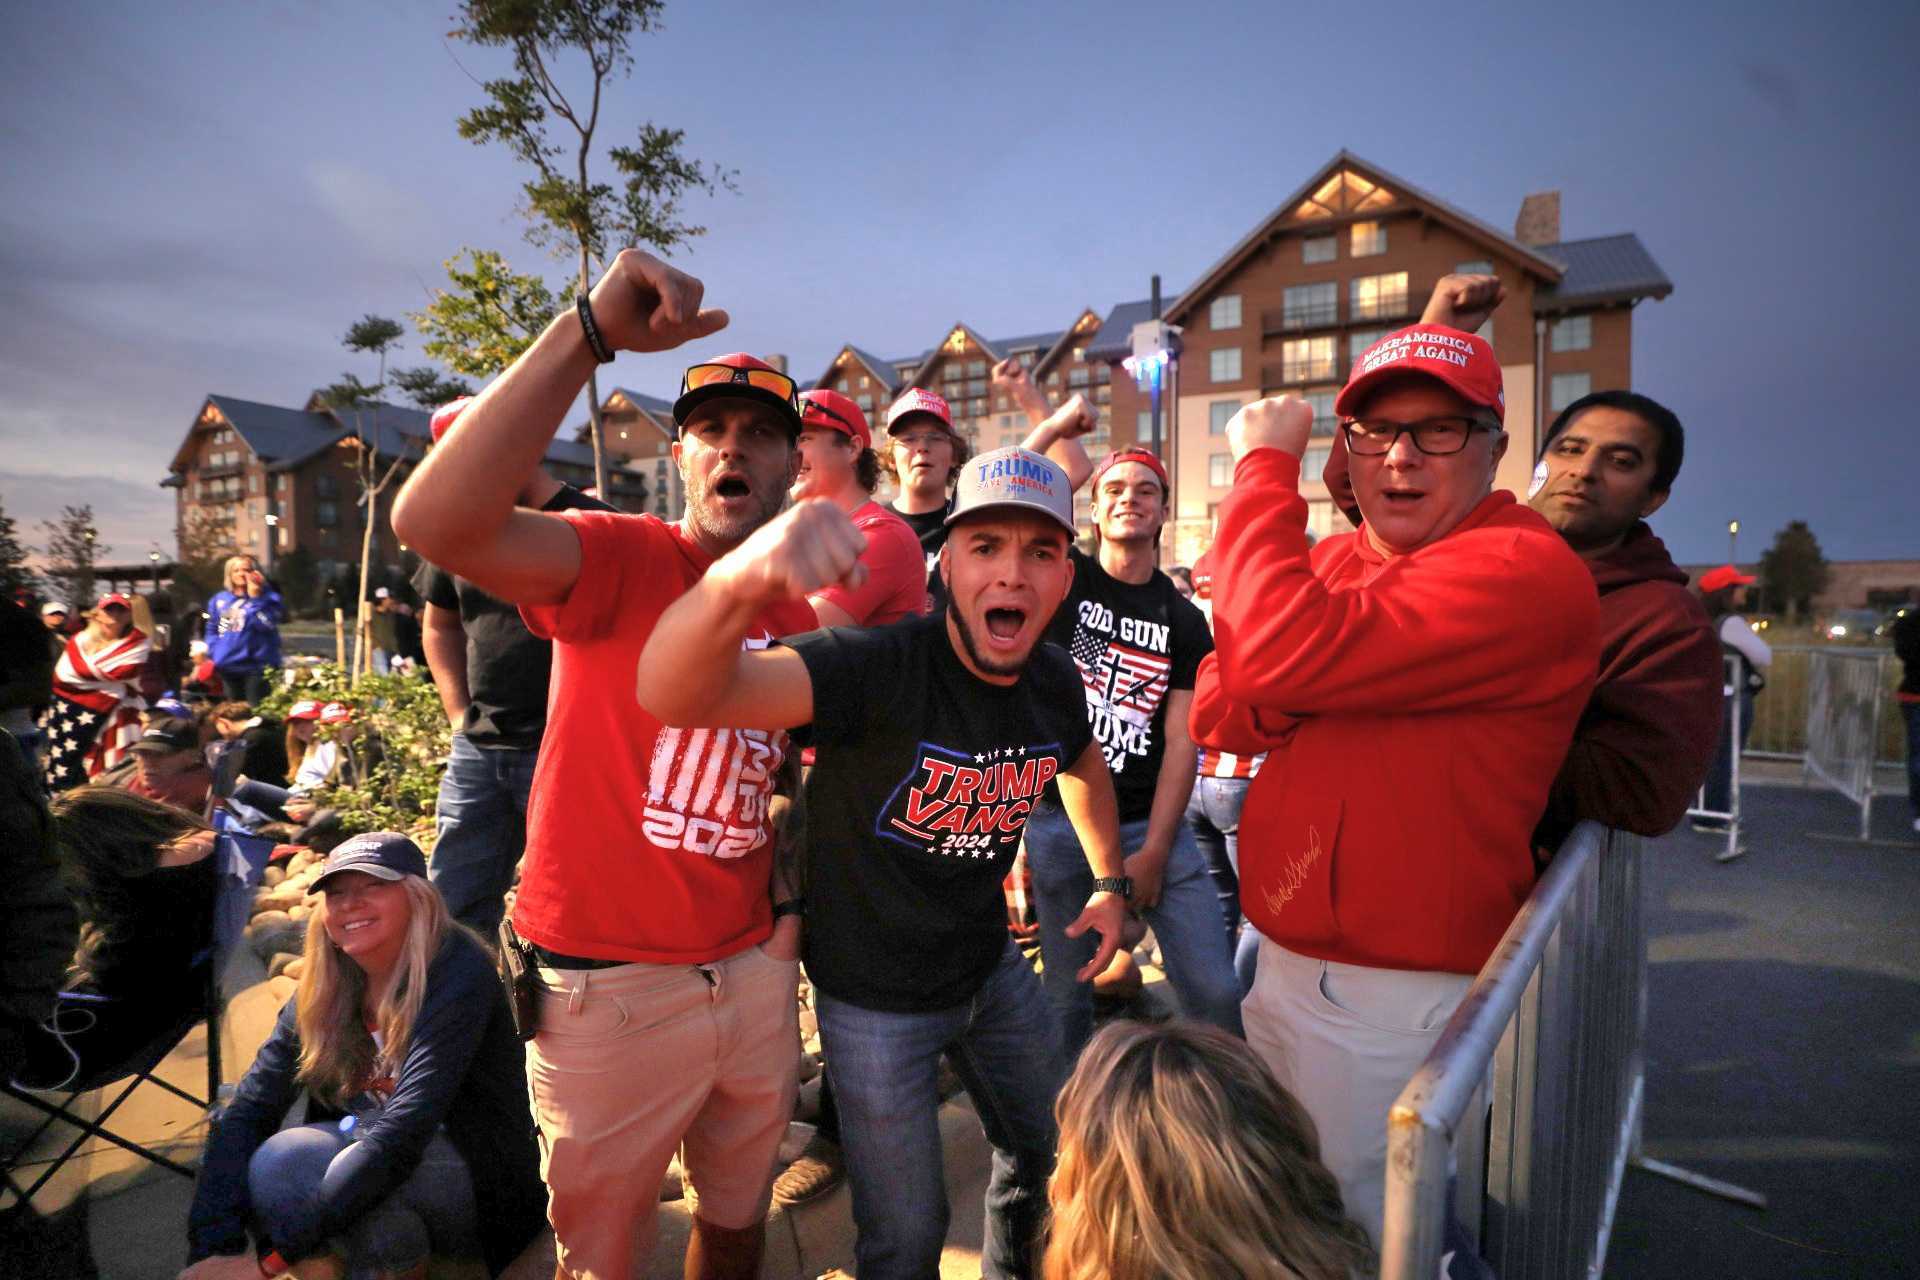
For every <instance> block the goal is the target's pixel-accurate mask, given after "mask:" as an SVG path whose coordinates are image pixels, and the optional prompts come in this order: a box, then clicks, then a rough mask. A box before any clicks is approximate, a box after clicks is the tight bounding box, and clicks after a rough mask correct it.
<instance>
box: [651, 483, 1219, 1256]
mask: <svg viewBox="0 0 1920 1280" xmlns="http://www.w3.org/2000/svg"><path fill="white" fill-rule="evenodd" d="M947 524H948V533H949V537H948V540H947V543H946V545H945V547H944V548H943V549H942V551H941V555H940V562H939V568H940V574H941V576H942V578H943V579H944V580H945V582H946V584H947V587H948V591H949V604H948V607H947V609H946V610H945V611H944V612H942V613H939V614H934V615H932V616H929V617H924V618H915V619H909V620H907V621H904V622H899V623H896V624H894V625H893V626H891V627H885V628H862V627H836V628H832V629H828V630H823V631H815V632H811V633H809V634H807V635H803V636H797V637H793V638H790V639H788V640H787V641H785V642H784V644H781V645H775V646H773V647H770V648H766V649H762V650H758V651H749V652H743V653H738V656H737V657H732V656H730V655H733V654H735V653H736V652H737V651H738V648H739V644H740V641H741V639H742V638H744V636H745V635H746V631H747V627H748V625H749V622H750V620H751V619H752V618H753V617H755V616H756V615H757V614H758V613H759V612H760V610H761V608H762V607H764V606H765V605H766V604H768V603H771V602H773V601H776V600H783V599H790V598H796V597H799V596H804V595H807V594H809V593H811V592H814V591H818V590H820V589H821V588H823V587H825V586H828V585H830V584H832V583H834V582H837V581H840V580H843V579H845V578H848V577H850V576H851V577H857V576H858V575H859V573H860V572H861V570H860V568H859V562H858V554H859V552H860V550H861V547H862V542H863V539H862V537H861V535H860V533H859V532H858V530H856V529H855V528H854V527H853V524H852V522H851V521H850V520H848V518H847V516H846V513H845V512H843V511H841V510H840V508H839V507H837V506H835V505H834V504H832V503H830V502H824V501H814V502H805V503H802V504H800V505H799V506H796V507H794V508H793V509H792V510H790V511H789V512H787V513H786V514H785V515H783V516H782V517H780V518H779V519H778V520H775V521H774V522H772V523H771V524H769V525H767V526H765V527H764V528H763V529H761V530H760V531H759V532H758V533H756V534H754V535H753V536H752V537H751V538H749V539H748V540H747V541H746V542H745V543H744V544H742V545H741V546H740V548H739V549H738V550H736V551H734V552H733V553H732V554H730V555H727V556H725V557H723V558H722V559H721V560H719V561H717V562H716V563H715V564H714V565H713V567H712V568H711V569H709V570H708V571H707V575H706V577H705V578H704V579H703V580H702V581H701V582H700V584H699V585H698V586H696V587H695V588H694V589H693V590H692V591H690V592H688V593H687V594H686V595H684V596H682V597H681V598H680V599H679V600H678V601H676V602H675V603H674V604H673V605H672V606H671V607H670V608H669V609H668V610H667V612H666V613H665V614H663V615H662V616H661V618H660V621H659V623H658V624H657V625H656V627H655V629H654V632H653V636H652V638H651V639H650V640H649V642H648V645H647V648H646V651H645V653H644V654H643V655H642V656H641V659H640V671H639V684H638V693H639V697H640V701H641V703H642V704H643V705H644V706H645V707H647V709H648V710H650V711H652V712H653V713H654V714H655V715H657V716H659V717H660V718H661V719H662V720H663V721H665V722H666V723H669V724H677V725H701V726H710V727H734V728H759V729H767V730H773V729H793V730H795V731H796V735H795V736H796V738H797V739H799V740H801V741H804V742H810V743H811V744H812V745H813V746H814V748H815V750H816V762H815V765H814V769H813V774H812V776H811V778H810V779H809V781H808V784H807V807H808V834H809V841H808V869H807V889H806V901H805V915H806V920H807V927H806V930H805V941H804V945H803V958H804V960H805V962H806V966H807V974H808V976H809V978H810V979H811V980H812V982H813V984H814V989H815V1003H816V1009H817V1011H818V1014H819V1019H820V1036H821V1043H822V1048H823V1049H824V1051H825V1055H826V1061H827V1073H828V1076H829V1078H830V1079H831V1080H832V1082H833V1088H834V1092H835V1093H836V1095H837V1096H838V1100H839V1109H840V1129H841V1135H842V1142H843V1145H844V1147H845V1151H846V1158H847V1173H848V1179H849V1181H850V1183H851V1185H852V1189H853V1213H854V1222H855V1225H856V1227H857V1229H858V1233H859V1234H858V1238H857V1240H856V1242H855V1246H854V1251H855V1257H856V1259H857V1262H858V1269H859V1272H860V1275H861V1276H863V1277H871V1278H876V1280H886V1278H887V1277H895V1276H900V1277H920V1276H927V1275H932V1274H935V1273H936V1272H937V1271H938V1268H939V1259H940V1249H941V1244H942V1242H943V1241H944V1239H945V1237H946V1231H947V1223H948V1217H949V1214H948V1206H947V1197H946V1190H945V1186H944V1183H943V1178H942V1163H941V1153H940V1128H939V1120H938V1111H939V1105H940V1095H939V1090H938V1069H939V1060H940V1057H941V1055H942V1054H943V1053H944V1054H946V1055H947V1056H948V1058H949V1060H950V1061H951V1062H952V1064H953V1067H954V1070H955V1071H956V1073H958V1075H959V1077H960V1079H961V1081H962V1082H963V1083H964V1084H965V1086H966V1088H967V1091H968V1092H969V1093H970V1094H971V1095H972V1096H973V1098H974V1101H975V1103H976V1105H977V1109H978V1111H979V1114H980V1118H981V1123H982V1125H983V1127H984V1128H985V1129H986V1132H987V1137H988V1139H989V1141H991V1142H992V1144H993V1148H994V1156H993V1175H992V1179H991V1181H990V1182H989V1184H988V1188H987V1197H986V1217H987V1231H986V1233H987V1239H986V1244H985V1247H984V1249H983V1251H982V1260H981V1266H982V1270H983V1272H984V1273H985V1274H986V1275H988V1276H1025V1275H1029V1274H1031V1271H1032V1254H1033V1249H1034V1246H1035V1244H1036V1243H1037V1241H1038V1239H1039V1233H1040V1226H1041V1223H1042V1221H1043V1220H1044V1217H1045V1211H1046V1181H1047V1177H1048V1174H1049V1172H1050V1171H1051V1168H1052V1164H1053V1147H1054V1141H1055V1134H1054V1126H1053V1119H1052V1110H1051V1109H1052V1106H1053V1100H1054V1095H1055V1094H1056V1093H1057V1091H1058V1089H1059V1086H1060V1083H1061V1081H1062V1079H1063V1078H1064V1075H1065V1063H1064V1061H1063V1060H1062V1058H1061V1056H1060V1054H1059V1051H1058V1044H1057V1041H1056V1039H1055V1037H1054V1035H1053V1034H1052V1030H1051V1027H1050V1025H1049V1020H1048V1017H1047V1014H1046V1011H1045V1004H1044V997H1043V995H1042V993H1041V991H1040V989H1039V984H1038V981H1037V980H1036V978H1035V977H1034V974H1033V970H1032V968H1031V967H1030V966H1029V965H1028V964H1027V963H1026V961H1025V960H1024V958H1023V957H1022V956H1021V955H1020V952H1019V950H1018V949H1017V948H1016V947H1015V946H1014V945H1013V943H1012V941H1011V939H1010V938H1009V937H1008V935H1007V929H1006V913H1005V908H1004V905H1003V899H1002V897H1001V892H1000V884H1001V880H1002V879H1003V878H1004V876H1005V875H1006V872H1007V868H1008V867H1009V866H1010V865H1011V864H1012V862H1013V857H1014V853H1015V851H1016V850H1017V848H1018V846H1019V843H1020V836H1021V831H1022V828H1023V827H1024V826H1025V824H1026V821H1027V818H1028V815H1029V813H1030V812H1031V811H1032V807H1033V805H1034V803H1035V801H1036V800H1037V799H1038V798H1039V796H1040V794H1041V793H1042V792H1043V791H1044V790H1046V789H1047V787H1048V785H1049V783H1051V784H1053V785H1054V786H1056V787H1057V788H1058V791H1059V795H1060V798H1061V800H1062V801H1063V802H1064V805H1065V808H1066V812H1067V813H1068V814H1070V815H1071V820H1072V823H1073V825H1074V827H1075V828H1076V829H1077V830H1078V831H1079V832H1080V834H1081V837H1082V840H1083V843H1084V846H1085V848H1086V849H1087V860H1088V861H1089V862H1091V863H1092V864H1093V865H1092V873H1091V874H1090V875H1089V877H1088V879H1089V885H1088V887H1089V896H1088V897H1087V898H1086V900H1085V906H1084V909H1083V910H1082V911H1081V913H1080V915H1079V918H1078V919H1077V920H1075V921H1074V922H1073V923H1072V924H1071V925H1070V926H1068V927H1067V930H1066V932H1067V933H1068V934H1070V935H1071V936H1073V937H1075V938H1079V937H1084V936H1086V935H1087V933H1088V931H1089V930H1092V931H1094V932H1097V933H1099V935H1100V939H1101V941H1100V944H1099V946H1098V948H1097V949H1096V953H1095V954H1094V955H1093V956H1092V957H1091V962H1090V963H1089V964H1087V965H1086V966H1085V967H1084V968H1083V969H1082V970H1081V972H1080V975H1079V977H1080V980H1081V981H1083V982H1084V981H1087V980H1088V979H1090V978H1091V977H1092V976H1093V975H1094V974H1095V973H1097V972H1099V970H1100V969H1101V968H1102V967H1104V965H1105V964H1106V962H1107V961H1108V960H1109V959H1111V958H1112V955H1113V952H1114V950H1115V948H1116V946H1117V940H1118V930H1119V928H1120V925H1121V923H1122V920H1123V919H1124V917H1125V913H1126V903H1125V898H1126V894H1127V893H1128V892H1129V891H1130V888H1131V886H1130V885H1129V884H1128V882H1127V881H1126V879H1125V877H1124V876H1122V875H1120V846H1119V835H1118V828H1117V818H1116V811H1115V809H1114V802H1113V789H1112V782H1111V779H1110V777H1109V775H1108V773H1107V767H1106V761H1105V758H1104V757H1103V756H1102V755H1101V753H1100V750H1099V747H1098V744H1097V743H1095V742H1094V740H1093V735H1092V733H1091V732H1090V730H1089V728H1088V722H1087V717H1086V712H1085V707H1084V700H1083V697H1082V694H1081V692H1080V687H1081V686H1080V679H1079V676H1078V674H1077V673H1076V672H1075V671H1074V669H1073V666H1072V664H1071V663H1070V662H1069V661H1068V660H1067V658H1066V655H1064V654H1063V653H1061V652H1060V651H1059V650H1058V649H1056V648H1053V647H1051V646H1046V645H1043V644H1041V636H1042V634H1043V633H1044V631H1045V629H1046V627H1047V625H1048V623H1049V622H1050V621H1051V619H1052V617H1053V614H1054V612H1055V611H1056V610H1057V609H1058V607H1059V605H1060V603H1061V601H1062V600H1063V599H1064V598H1065V597H1066V594H1067V591H1068V588H1069V586H1070V585H1071V581H1072V578H1073V568H1072V562H1071V560H1070V559H1069V556H1068V552H1069V549H1070V547H1071V538H1072V530H1073V506H1072V491H1071V489H1070V488H1069V487H1068V485H1067V480H1066V475H1065V473H1064V472H1063V471H1062V469H1061V468H1059V467H1057V466H1055V465H1053V464H1052V463H1050V462H1048V461H1047V460H1046V459H1045V458H1043V457H1040V456H1039V455H1037V454H1033V453H1029V452H1027V451H1025V450H1022V449H1002V450H998V451H996V452H994V453H989V454H985V455H983V456H982V457H979V458H976V459H974V460H973V461H971V462H970V463H968V464H967V466H966V467H965V468H964V469H963V471H962V475H961V478H960V481H959V486H958V491H957V496H956V499H955V503H954V510H953V512H952V514H951V515H949V516H948V517H947ZM1096 877H1097V878H1096ZM790 909H792V906H791V905H790V904H780V905H777V906H776V907H775V909H774V910H775V913H776V914H780V913H781V912H783V911H785V910H790ZM1219 932H1220V929H1219V926H1218V925H1217V924H1216V925H1215V926H1214V933H1215V934H1216V935H1217V934H1219Z"/></svg>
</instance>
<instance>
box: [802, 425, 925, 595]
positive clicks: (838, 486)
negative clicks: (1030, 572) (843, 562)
mask: <svg viewBox="0 0 1920 1280" xmlns="http://www.w3.org/2000/svg"><path fill="white" fill-rule="evenodd" d="M799 450H800V472H799V475H798V476H797V477H796V478H795V479H794V482H793V500H794V501H795V502H804V501H805V500H806V499H808V498H825V499H827V500H828V501H830V502H832V503H833V504H834V505H835V506H837V507H839V508H840V509H841V510H842V511H844V512H846V513H847V515H848V516H850V517H851V518H852V520H853V527H854V528H856V529H858V530H860V532H861V533H862V534H864V535H865V536H866V539H867V547H866V550H865V551H862V552H861V553H860V563H861V564H863V565H865V566H866V570H867V575H866V581H865V582H863V583H862V584H861V585H860V586H859V587H857V588H853V589H849V588H847V587H846V586H844V585H843V584H840V583H835V584H833V585H832V586H829V587H827V588H825V589H824V590H822V591H819V592H816V593H815V594H814V595H812V596H811V597H809V598H808V603H809V604H811V605H812V606H813V611H814V613H815V614H816V615H817V616H818V617H819V619H820V625H821V626H823V627H845V626H875V627H878V626H885V625H886V624H887V623H889V622H898V621H899V620H900V619H902V618H905V617H908V616H909V615H912V614H916V613H924V612H926V609H927V575H926V564H925V562H924V561H923V560H922V559H921V552H920V542H919V539H918V538H917V537H916V536H915V534H914V531H913V529H912V528H910V527H909V526H908V524H907V522H906V521H905V520H903V519H901V518H900V517H899V516H898V515H896V514H895V513H894V512H892V511H889V510H887V508H885V507H883V506H881V505H880V504H879V503H877V502H875V501H874V500H873V490H874V486H875V485H877V484H879V483H880V460H879V458H877V457H876V456H875V455H874V452H873V438H872V435H871V434H870V433H869V431H868V430H867V415H866V414H865V413H863V412H861V409H860V406H859V405H857V404H855V403H854V402H853V401H851V400H849V399H847V397H845V396H843V395H841V394H840V393H839V392H838V391H831V390H826V389H821V390H818V391H808V392H805V393H803V394H802V395H801V397H800V441H799Z"/></svg>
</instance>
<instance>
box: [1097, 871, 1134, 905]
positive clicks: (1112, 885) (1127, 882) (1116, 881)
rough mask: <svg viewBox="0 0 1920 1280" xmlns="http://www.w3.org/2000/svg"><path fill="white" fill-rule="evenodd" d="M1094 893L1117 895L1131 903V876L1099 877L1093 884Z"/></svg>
mask: <svg viewBox="0 0 1920 1280" xmlns="http://www.w3.org/2000/svg"><path fill="white" fill-rule="evenodd" d="M1093 891H1094V892H1095V893H1117V894H1119V895H1120V896H1121V897H1123V898H1125V899H1126V900H1127V901H1128V902H1132V901H1133V877H1132V876H1099V877H1097V878H1096V879H1095V880H1094V882H1093Z"/></svg>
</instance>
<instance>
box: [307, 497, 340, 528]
mask: <svg viewBox="0 0 1920 1280" xmlns="http://www.w3.org/2000/svg"><path fill="white" fill-rule="evenodd" d="M313 522H314V523H315V524H316V525H318V526H320V527H321V528H322V529H331V528H332V527H333V526H334V525H337V524H339V523H340V506H339V504H338V503H335V502H316V503H314V504H313Z"/></svg>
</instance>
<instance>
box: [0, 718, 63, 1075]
mask: <svg viewBox="0 0 1920 1280" xmlns="http://www.w3.org/2000/svg"><path fill="white" fill-rule="evenodd" d="M0 883H4V884H5V885H6V891H5V897H4V902H5V910H4V911H0V1033H7V1034H24V1029H25V1028H26V1027H28V1026H30V1025H31V1024H33V1023H37V1022H41V1021H43V1020H45V1019H46V1017H47V1015H48V1014H50V1013H51V1012H52V1011H53V997H54V993H55V992H57V991H59V990H60V984H61V982H62V981H63V980H64V979H65V978H66V975H67V966H68V965H69V964H71V963H72V962H73V948H74V944H75V942H76V941H77V940H78V936H79V929H80V913H79V911H78V909H76V908H75V906H74V904H73V898H72V897H71V896H70V895H69V894H68V893H67V888H66V884H65V883H64V882H63V881H62V880H61V877H60V858H59V855H58V854H57V853H56V852H55V849H54V843H53V825H52V819H51V818H50V817H48V815H47V805H46V801H45V800H43V799H41V796H40V780H39V777H38V774H37V772H36V771H35V770H34V768H33V767H32V765H30V764H29V763H28V761H27V758H26V753H24V752H23V751H21V750H20V746H19V744H18V743H17V742H15V741H14V738H13V735H12V734H10V733H7V732H5V731H0ZM15 1043H16V1045H17V1043H18V1042H17V1041H16V1042H15ZM17 1065H18V1064H17V1063H7V1062H4V1061H0V1068H4V1069H6V1070H7V1071H9V1072H11V1071H12V1070H13V1068H14V1067H15V1066H17Z"/></svg>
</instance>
